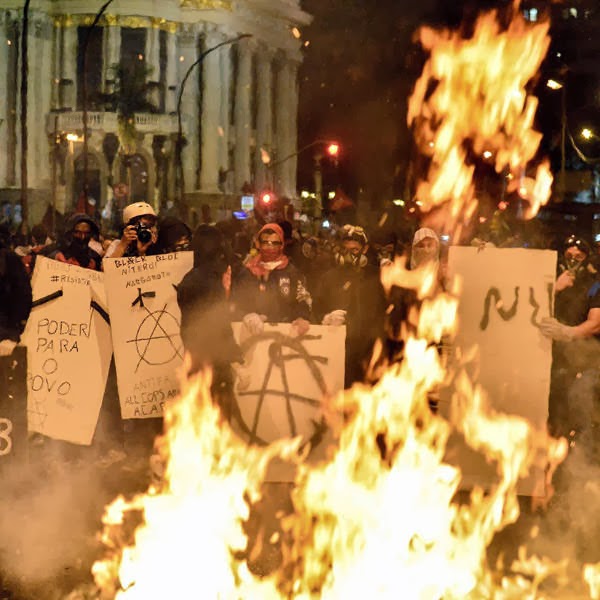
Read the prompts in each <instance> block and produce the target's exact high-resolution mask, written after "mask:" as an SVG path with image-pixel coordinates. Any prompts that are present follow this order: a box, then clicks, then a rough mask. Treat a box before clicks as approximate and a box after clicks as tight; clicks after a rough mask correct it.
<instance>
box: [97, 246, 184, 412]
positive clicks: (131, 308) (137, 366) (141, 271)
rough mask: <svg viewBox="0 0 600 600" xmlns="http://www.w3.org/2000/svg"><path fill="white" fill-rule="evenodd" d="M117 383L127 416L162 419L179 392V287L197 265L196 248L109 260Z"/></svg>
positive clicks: (108, 287)
mask: <svg viewBox="0 0 600 600" xmlns="http://www.w3.org/2000/svg"><path fill="white" fill-rule="evenodd" d="M102 264H103V268H104V273H105V285H106V294H107V297H108V306H109V309H110V317H111V327H112V335H113V348H114V353H115V365H116V368H117V384H118V388H119V400H120V402H121V416H122V417H123V419H145V418H151V417H162V415H163V409H164V405H165V402H166V401H167V400H170V399H173V398H175V397H176V396H177V395H178V394H179V381H178V380H177V376H176V369H177V367H179V366H180V365H181V363H182V362H183V355H184V348H183V343H182V341H181V334H180V324H181V312H180V310H179V306H178V305H177V292H176V287H175V286H177V285H178V284H179V282H180V281H181V280H182V279H183V276H184V275H185V274H186V273H187V272H188V271H189V270H190V269H191V268H192V266H193V253H192V252H177V253H173V254H161V255H158V256H136V257H131V258H105V259H104V261H103V263H102Z"/></svg>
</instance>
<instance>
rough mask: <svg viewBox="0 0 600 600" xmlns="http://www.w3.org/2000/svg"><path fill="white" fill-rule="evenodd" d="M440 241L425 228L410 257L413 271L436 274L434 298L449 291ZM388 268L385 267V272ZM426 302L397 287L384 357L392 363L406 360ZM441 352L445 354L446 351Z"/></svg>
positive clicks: (432, 401) (413, 292)
mask: <svg viewBox="0 0 600 600" xmlns="http://www.w3.org/2000/svg"><path fill="white" fill-rule="evenodd" d="M440 249H441V245H440V241H439V238H438V235H437V233H436V232H435V231H433V229H430V228H428V227H422V228H421V229H418V230H417V231H416V232H415V234H414V237H413V241H412V250H411V256H410V269H411V270H412V271H417V272H418V271H422V272H423V273H426V272H431V270H432V271H433V273H435V275H436V277H437V280H436V281H435V284H434V285H433V286H432V288H431V289H430V290H429V292H428V293H427V297H432V296H435V295H436V294H438V293H439V292H441V291H443V290H444V289H445V281H444V276H443V269H442V268H441V264H442V263H441V260H440V258H441V257H440ZM385 268H386V267H385V266H384V267H382V269H385ZM422 300H423V299H422V298H421V299H419V296H418V294H417V291H416V290H415V289H412V288H407V287H401V286H398V285H393V286H392V287H391V289H390V291H389V296H388V302H389V306H388V309H387V311H386V339H385V344H384V355H383V356H384V357H385V359H386V360H387V362H388V363H392V362H400V361H402V360H403V359H404V346H405V342H406V340H407V338H408V336H410V335H413V336H414V335H416V333H417V325H418V316H419V311H420V309H421V304H422ZM438 350H439V351H440V352H441V351H442V347H441V346H439V347H438ZM437 402H438V398H437V393H436V392H431V393H430V394H429V405H430V407H431V408H432V410H436V409H437Z"/></svg>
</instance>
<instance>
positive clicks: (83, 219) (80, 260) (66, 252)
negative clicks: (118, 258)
mask: <svg viewBox="0 0 600 600" xmlns="http://www.w3.org/2000/svg"><path fill="white" fill-rule="evenodd" d="M99 234H100V230H99V229H98V225H97V224H96V222H95V221H94V220H93V219H92V217H89V216H88V215H84V214H79V213H77V214H74V215H72V216H71V217H70V219H69V220H68V222H67V229H66V232H65V234H64V235H63V237H62V239H61V240H60V241H59V243H58V245H57V248H56V249H55V250H54V251H52V252H50V253H49V254H48V256H49V258H53V259H54V260H58V261H60V262H65V263H69V264H70V265H77V266H79V267H83V268H84V269H93V270H95V271H99V270H100V268H101V266H102V258H101V257H100V255H99V254H98V253H97V252H96V251H95V250H93V249H92V248H91V247H90V242H91V241H92V239H98V236H99Z"/></svg>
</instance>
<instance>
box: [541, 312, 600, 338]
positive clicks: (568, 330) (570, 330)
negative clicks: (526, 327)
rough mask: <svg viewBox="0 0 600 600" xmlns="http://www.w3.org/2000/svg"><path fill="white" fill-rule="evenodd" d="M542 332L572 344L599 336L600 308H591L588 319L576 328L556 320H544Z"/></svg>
mask: <svg viewBox="0 0 600 600" xmlns="http://www.w3.org/2000/svg"><path fill="white" fill-rule="evenodd" d="M540 330H541V332H542V333H543V334H544V335H546V336H548V337H550V338H552V339H553V340H558V341H561V342H572V341H573V340H582V339H586V338H590V337H593V336H595V335H599V334H600V308H591V309H590V310H589V311H588V314H587V319H586V320H585V321H584V322H583V323H580V324H579V325H574V326H569V325H564V324H563V323H561V322H560V321H558V320H556V319H554V318H546V319H542V323H541V325H540Z"/></svg>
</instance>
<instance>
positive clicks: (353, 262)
mask: <svg viewBox="0 0 600 600" xmlns="http://www.w3.org/2000/svg"><path fill="white" fill-rule="evenodd" d="M335 260H336V262H337V264H338V265H339V266H340V267H354V268H357V269H360V268H362V267H365V266H366V265H367V262H368V259H367V257H366V256H365V255H364V254H363V253H362V252H359V253H356V254H355V253H353V252H348V251H347V250H338V251H337V252H336V254H335Z"/></svg>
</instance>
